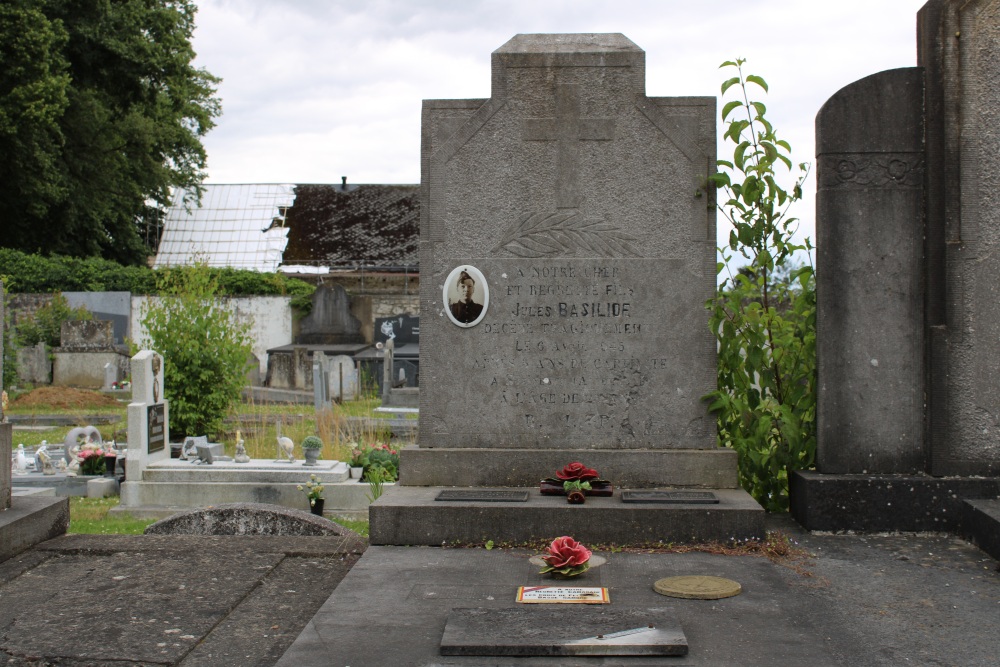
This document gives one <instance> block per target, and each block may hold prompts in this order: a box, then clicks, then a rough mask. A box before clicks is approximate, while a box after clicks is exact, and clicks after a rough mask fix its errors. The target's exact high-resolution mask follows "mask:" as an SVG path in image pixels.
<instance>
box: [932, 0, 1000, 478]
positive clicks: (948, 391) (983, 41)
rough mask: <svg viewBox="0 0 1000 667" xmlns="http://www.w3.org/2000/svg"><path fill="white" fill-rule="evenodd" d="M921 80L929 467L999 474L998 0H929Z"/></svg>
mask: <svg viewBox="0 0 1000 667" xmlns="http://www.w3.org/2000/svg"><path fill="white" fill-rule="evenodd" d="M918 24H919V28H918V36H919V44H918V57H919V64H920V65H921V66H923V67H924V68H925V72H926V77H927V97H926V109H927V123H928V127H927V139H926V145H927V149H926V150H927V163H928V169H929V170H931V173H933V174H934V176H933V178H929V179H928V193H927V248H928V257H927V264H928V266H927V274H926V283H927V288H928V295H927V326H928V332H929V338H928V344H929V346H930V353H929V359H930V366H929V376H928V404H929V406H928V407H929V413H930V420H929V426H928V437H929V440H930V442H929V451H930V455H931V469H930V472H931V473H933V474H935V475H983V474H992V475H995V474H998V473H1000V366H998V364H997V349H998V341H1000V281H998V278H997V277H998V276H1000V138H998V135H997V131H996V128H997V127H998V125H1000V87H998V86H997V81H998V80H1000V4H998V3H997V2H994V1H992V0H962V1H959V0H932V1H931V2H928V3H927V4H926V5H925V6H924V8H923V9H921V11H920V13H919V15H918Z"/></svg>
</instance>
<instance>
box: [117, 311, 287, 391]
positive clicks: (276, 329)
mask: <svg viewBox="0 0 1000 667" xmlns="http://www.w3.org/2000/svg"><path fill="white" fill-rule="evenodd" d="M160 298H161V297H147V296H133V297H132V316H131V332H132V340H133V341H134V342H135V343H136V344H137V345H139V346H140V348H141V347H143V342H142V341H144V340H145V339H146V329H145V327H143V325H142V314H143V312H145V311H144V304H145V302H146V301H147V300H149V299H155V300H159V299H160ZM221 301H222V302H223V303H224V304H225V307H226V308H229V309H231V310H235V311H236V315H237V317H238V318H239V319H240V320H241V321H247V320H249V321H250V322H251V327H250V335H251V337H252V338H253V353H254V354H255V355H256V356H257V359H259V360H260V373H261V378H263V377H264V375H265V373H266V372H267V351H268V350H269V349H271V348H273V347H280V346H281V345H289V344H290V343H291V342H292V307H291V301H292V299H291V297H288V296H250V297H226V298H223V299H222V300H221Z"/></svg>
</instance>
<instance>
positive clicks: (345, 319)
mask: <svg viewBox="0 0 1000 667" xmlns="http://www.w3.org/2000/svg"><path fill="white" fill-rule="evenodd" d="M295 342H296V343H299V344H304V345H337V344H345V343H363V342H365V339H364V336H363V335H362V333H361V321H360V320H359V319H358V318H357V317H355V316H354V314H353V313H352V312H351V298H350V297H349V296H348V294H347V291H346V290H345V289H344V288H343V287H342V286H341V285H334V286H333V287H332V288H331V287H328V286H326V285H320V286H319V287H317V288H316V291H315V292H313V296H312V310H311V311H310V312H309V314H308V315H306V316H305V317H304V318H302V322H301V325H300V328H299V335H298V336H297V337H296V339H295Z"/></svg>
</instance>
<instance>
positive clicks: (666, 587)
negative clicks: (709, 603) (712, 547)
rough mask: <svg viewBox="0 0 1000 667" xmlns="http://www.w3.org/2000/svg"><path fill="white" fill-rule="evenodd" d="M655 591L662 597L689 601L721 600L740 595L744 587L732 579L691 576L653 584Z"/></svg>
mask: <svg viewBox="0 0 1000 667" xmlns="http://www.w3.org/2000/svg"><path fill="white" fill-rule="evenodd" d="M653 590H654V591H656V592H657V593H659V594H660V595H667V596H670V597H672V598H686V599H689V600H720V599H722V598H731V597H733V596H734V595H739V594H740V593H741V592H742V591H743V587H742V586H740V585H739V584H738V583H737V582H735V581H733V580H732V579H723V578H722V577H708V576H704V575H690V576H686V577H667V578H666V579H660V580H658V581H657V582H656V583H655V584H653Z"/></svg>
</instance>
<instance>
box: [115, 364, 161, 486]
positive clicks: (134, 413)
mask: <svg viewBox="0 0 1000 667" xmlns="http://www.w3.org/2000/svg"><path fill="white" fill-rule="evenodd" d="M131 365H132V402H131V403H129V406H128V456H127V464H126V466H125V483H124V484H123V485H122V492H121V493H122V504H123V505H126V506H127V505H129V503H128V502H126V495H127V493H128V487H129V484H130V483H133V482H141V481H142V479H143V476H142V474H143V471H144V470H145V469H146V466H148V465H149V464H151V463H153V462H155V461H159V460H163V459H168V458H170V445H169V443H170V428H169V423H170V411H169V406H168V402H167V401H166V400H165V399H164V398H163V357H162V356H160V355H159V354H157V353H156V352H153V351H152V350H142V351H140V352H139V353H138V354H136V355H135V356H134V357H132V362H131ZM132 504H134V503H132Z"/></svg>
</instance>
